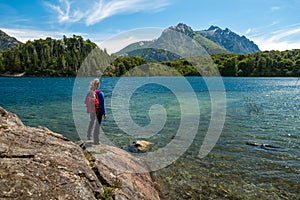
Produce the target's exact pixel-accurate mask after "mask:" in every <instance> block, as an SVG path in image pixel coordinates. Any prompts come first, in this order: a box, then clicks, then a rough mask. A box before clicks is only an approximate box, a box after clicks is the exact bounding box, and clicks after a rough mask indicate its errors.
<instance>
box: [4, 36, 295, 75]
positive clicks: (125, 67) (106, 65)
mask: <svg viewBox="0 0 300 200" xmlns="http://www.w3.org/2000/svg"><path fill="white" fill-rule="evenodd" d="M95 50H97V51H95ZM91 54H93V56H89V57H88V55H91ZM86 58H87V59H86ZM211 58H212V60H211V61H213V62H211V63H215V64H216V66H217V67H218V69H219V72H220V74H221V75H222V76H244V77H247V76H264V77H274V76H280V77H291V76H293V77H299V76H300V49H296V50H287V51H264V52H258V53H253V54H242V55H241V54H218V55H212V56H211ZM205 59H206V60H207V59H208V58H205ZM209 59H210V58H209ZM193 60H195V59H192V60H189V59H178V60H174V61H164V62H155V63H153V62H148V61H146V60H145V59H143V58H140V57H137V56H132V57H128V56H119V57H117V56H115V55H108V53H107V52H106V50H105V49H104V50H101V49H99V48H98V47H97V45H96V44H95V43H93V42H91V41H90V40H84V39H83V38H82V37H81V36H76V35H74V36H73V37H72V38H67V37H66V36H64V37H63V39H61V40H58V39H52V38H47V39H39V40H34V41H28V42H26V43H25V44H20V45H19V46H16V47H13V48H8V49H6V50H4V51H0V74H2V75H5V74H17V73H23V72H25V73H26V75H27V76H76V75H77V74H78V70H79V68H80V67H81V66H82V65H84V66H88V67H86V68H85V69H84V71H83V72H81V73H82V74H81V75H84V76H90V75H101V74H102V73H103V75H105V76H122V75H124V74H125V73H126V72H128V71H129V72H130V73H127V75H136V76H143V75H149V76H155V75H173V74H176V73H175V71H176V72H179V73H180V74H181V75H184V76H197V75H200V74H199V72H198V71H199V68H201V69H203V72H204V73H201V75H213V74H209V73H205V70H206V71H207V72H209V71H210V69H211V68H210V66H206V64H205V63H204V64H203V63H201V65H200V66H198V65H197V64H195V63H194V62H193ZM207 63H209V62H207ZM211 63H210V64H209V65H211ZM136 66H142V67H140V68H139V69H137V70H135V71H132V69H134V68H135V67H136ZM163 66H167V67H169V69H174V73H173V72H171V73H170V72H167V71H166V70H167V69H166V68H165V67H163ZM104 69H105V71H104ZM197 69H198V70H197ZM145 72H147V73H145Z"/></svg>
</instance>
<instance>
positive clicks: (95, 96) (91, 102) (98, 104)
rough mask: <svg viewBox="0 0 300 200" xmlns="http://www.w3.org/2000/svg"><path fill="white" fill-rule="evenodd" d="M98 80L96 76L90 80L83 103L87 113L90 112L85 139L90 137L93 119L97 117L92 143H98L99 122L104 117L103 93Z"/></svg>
mask: <svg viewBox="0 0 300 200" xmlns="http://www.w3.org/2000/svg"><path fill="white" fill-rule="evenodd" d="M99 88H100V81H99V79H98V78H96V79H94V80H92V81H91V82H90V86H89V91H88V94H87V96H86V98H85V104H86V107H87V113H89V114H90V123H89V127H88V131H87V139H88V140H90V139H91V133H92V130H93V128H94V124H95V121H96V119H97V122H96V125H95V128H94V144H96V145H97V144H99V133H100V124H101V121H102V117H103V118H104V119H106V112H105V105H104V93H103V92H102V91H101V90H100V89H99Z"/></svg>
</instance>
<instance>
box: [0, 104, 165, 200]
mask: <svg viewBox="0 0 300 200" xmlns="http://www.w3.org/2000/svg"><path fill="white" fill-rule="evenodd" d="M122 164H123V165H129V166H130V167H131V168H133V170H135V169H134V168H136V171H146V170H141V168H147V166H146V165H144V164H143V163H141V162H140V161H139V160H137V159H136V158H135V157H133V156H132V155H131V154H129V153H128V152H126V151H123V150H121V149H118V148H116V147H112V146H108V145H104V144H100V145H97V146H95V145H92V144H88V143H86V142H84V141H80V142H78V143H77V144H76V143H74V142H72V141H70V140H69V139H67V138H65V137H64V136H62V135H60V134H57V133H54V132H52V131H51V130H49V129H47V128H44V127H36V128H35V127H28V126H25V125H23V123H22V122H21V120H20V119H19V118H18V117H17V115H15V114H13V113H10V112H8V111H6V110H5V109H3V108H2V107H0V188H1V190H0V199H3V198H8V199H122V200H125V199H145V200H155V199H160V195H159V191H158V189H157V187H156V184H155V182H154V181H153V180H152V178H151V175H150V174H149V173H137V174H135V173H129V172H123V171H119V170H118V165H122Z"/></svg>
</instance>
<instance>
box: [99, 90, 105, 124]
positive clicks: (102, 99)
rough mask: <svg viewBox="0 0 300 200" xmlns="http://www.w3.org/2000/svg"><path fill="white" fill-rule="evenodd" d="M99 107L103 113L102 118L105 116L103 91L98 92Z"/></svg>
mask: <svg viewBox="0 0 300 200" xmlns="http://www.w3.org/2000/svg"><path fill="white" fill-rule="evenodd" d="M99 104H100V105H99V109H100V112H101V113H102V114H103V118H104V119H105V118H106V110H105V100H104V93H103V92H102V91H101V92H99Z"/></svg>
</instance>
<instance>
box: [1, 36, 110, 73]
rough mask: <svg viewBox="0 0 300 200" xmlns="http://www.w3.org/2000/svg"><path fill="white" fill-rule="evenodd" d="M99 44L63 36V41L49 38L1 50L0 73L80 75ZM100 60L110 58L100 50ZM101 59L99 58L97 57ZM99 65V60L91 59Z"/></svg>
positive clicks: (78, 37)
mask: <svg viewBox="0 0 300 200" xmlns="http://www.w3.org/2000/svg"><path fill="white" fill-rule="evenodd" d="M94 49H97V45H96V44H95V43H93V42H91V41H90V40H83V38H82V37H81V36H76V35H73V37H72V38H67V37H66V36H63V39H62V40H57V39H52V38H46V39H39V40H34V41H28V42H26V43H25V44H21V45H19V46H16V47H13V48H8V49H6V50H5V51H0V73H2V74H4V73H6V74H17V73H23V72H25V73H26V75H28V76H76V75H77V72H78V70H79V67H80V66H81V64H82V62H83V61H84V60H85V58H86V57H87V55H88V54H89V53H91V52H92V50H94ZM97 53H98V54H99V56H98V57H105V58H106V57H108V56H104V55H108V54H107V53H106V51H105V50H104V51H102V50H99V51H97ZM96 58H97V57H96ZM89 62H91V65H93V66H96V65H97V64H98V62H99V61H98V60H97V59H96V60H89Z"/></svg>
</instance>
